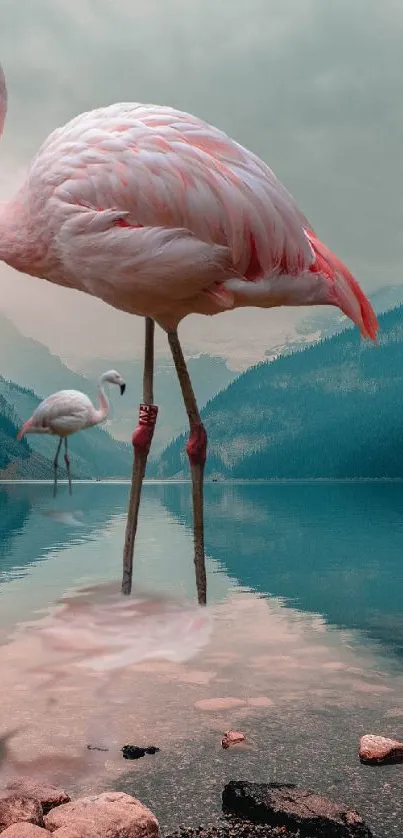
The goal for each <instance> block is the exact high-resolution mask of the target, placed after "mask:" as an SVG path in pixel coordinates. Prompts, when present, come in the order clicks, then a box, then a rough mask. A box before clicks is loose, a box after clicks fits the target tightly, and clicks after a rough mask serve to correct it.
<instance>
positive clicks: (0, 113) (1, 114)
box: [0, 64, 7, 137]
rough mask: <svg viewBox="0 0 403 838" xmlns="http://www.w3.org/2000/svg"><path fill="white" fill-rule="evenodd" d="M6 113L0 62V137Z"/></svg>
mask: <svg viewBox="0 0 403 838" xmlns="http://www.w3.org/2000/svg"><path fill="white" fill-rule="evenodd" d="M6 113H7V84H6V77H5V75H4V71H3V68H2V66H1V64H0V137H1V135H2V133H3V128H4V122H5V119H6Z"/></svg>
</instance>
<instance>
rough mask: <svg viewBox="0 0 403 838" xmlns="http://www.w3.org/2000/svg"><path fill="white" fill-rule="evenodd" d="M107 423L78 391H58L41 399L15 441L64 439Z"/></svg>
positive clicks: (89, 401) (86, 397) (83, 394)
mask: <svg viewBox="0 0 403 838" xmlns="http://www.w3.org/2000/svg"><path fill="white" fill-rule="evenodd" d="M105 419H106V415H105V416H102V417H101V418H99V411H98V410H97V409H96V408H95V407H94V405H93V404H92V402H91V400H90V399H89V398H88V396H86V395H85V393H80V391H79V390H59V391H58V392H57V393H53V394H52V395H51V396H48V397H47V398H46V399H44V400H43V401H42V402H41V403H40V404H39V405H38V407H37V408H36V410H35V411H34V413H33V414H32V416H31V418H30V419H28V421H27V422H26V423H25V425H24V426H23V428H22V429H21V431H20V432H19V435H18V438H19V439H20V438H21V437H22V436H23V435H24V434H28V433H30V434H53V435H54V436H60V437H63V438H64V437H66V436H71V434H75V433H77V431H83V430H84V429H85V428H91V427H92V426H93V425H98V423H99V422H102V421H104V420H105Z"/></svg>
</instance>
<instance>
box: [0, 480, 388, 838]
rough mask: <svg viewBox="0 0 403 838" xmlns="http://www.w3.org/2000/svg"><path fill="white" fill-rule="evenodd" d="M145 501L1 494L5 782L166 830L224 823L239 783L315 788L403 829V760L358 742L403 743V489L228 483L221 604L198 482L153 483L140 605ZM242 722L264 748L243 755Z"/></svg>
mask: <svg viewBox="0 0 403 838" xmlns="http://www.w3.org/2000/svg"><path fill="white" fill-rule="evenodd" d="M127 498H128V486H127V485H111V484H108V485H104V484H101V483H97V484H95V485H94V484H93V485H91V484H87V485H76V486H75V487H74V493H73V497H72V498H69V497H68V494H67V490H66V488H65V487H62V489H61V491H60V494H59V496H58V497H57V498H56V499H55V500H53V498H52V496H51V488H50V487H49V486H45V485H39V484H37V485H26V486H23V485H7V486H4V485H3V486H0V532H1V544H0V639H1V641H2V645H1V646H0V667H1V673H2V679H3V689H2V702H1V707H0V731H6V730H14V729H16V733H15V735H14V737H13V738H12V739H11V740H10V743H9V749H8V753H7V757H6V759H5V760H4V761H3V763H1V764H0V770H1V772H2V778H1V777H0V779H3V781H5V780H6V779H7V778H8V777H9V776H12V775H13V774H15V773H25V774H26V773H32V774H34V775H35V776H37V775H38V774H39V775H43V776H49V777H52V778H56V777H57V779H58V780H59V781H60V782H62V783H64V784H65V786H66V787H67V788H68V789H71V790H73V791H74V792H75V793H83V792H87V791H88V792H89V791H98V790H104V789H106V788H116V789H121V790H125V791H128V792H129V793H131V794H135V795H137V796H138V797H140V799H141V800H143V801H144V802H145V803H147V804H149V805H150V807H151V808H152V809H153V810H154V811H155V813H156V815H157V817H158V818H159V819H160V823H161V827H162V828H163V829H164V830H165V829H172V828H175V827H176V826H177V825H178V824H180V823H189V824H190V823H198V822H206V821H209V820H211V819H212V818H213V817H215V816H216V815H217V814H218V813H219V811H220V796H221V790H222V787H223V785H224V783H225V782H226V781H227V780H229V779H250V780H256V781H269V782H270V781H278V782H295V783H297V784H299V785H303V786H308V787H311V788H314V789H315V790H318V791H321V792H324V793H325V794H328V795H329V796H331V797H333V798H334V799H337V800H340V801H342V802H345V803H347V804H349V805H350V806H351V807H352V808H356V809H358V810H359V811H360V812H361V814H362V815H363V817H364V818H365V819H366V821H367V823H368V824H369V825H370V827H371V828H372V829H373V832H374V835H375V836H377V838H386V836H388V838H389V836H398V835H399V836H400V835H401V821H402V810H403V807H402V804H401V800H402V792H403V765H400V766H399V765H397V766H388V767H384V768H369V767H366V766H363V765H360V763H359V761H358V758H357V749H358V742H359V738H360V736H361V735H362V734H363V733H366V732H373V733H381V734H384V735H390V736H393V737H397V738H403V617H402V606H401V603H402V590H403V485H401V484H390V483H385V484H382V483H377V484H362V483H360V484H345V485H343V484H320V485H317V484H312V485H310V484H303V485H298V484H293V485H286V484H281V485H273V484H272V485H266V486H265V485H253V484H250V485H243V486H239V485H238V486H233V485H228V484H212V485H209V486H208V487H207V489H206V546H207V553H208V602H209V604H208V607H207V609H199V608H198V607H197V606H196V605H195V591H194V574H193V562H192V532H191V509H190V487H189V486H188V485H186V484H151V485H147V486H145V489H144V497H143V501H142V507H141V516H140V527H139V534H138V543H137V550H136V564H135V573H136V585H135V590H134V593H133V597H131V598H130V600H129V601H128V600H126V599H124V600H123V599H122V598H121V597H120V594H119V587H120V573H121V552H122V545H123V538H124V528H125V511H126V505H127ZM219 699H220V700H221V701H219ZM230 728H232V729H238V730H242V731H243V732H244V733H245V734H246V737H247V745H245V746H243V747H239V748H236V749H235V748H234V749H230V750H229V751H223V750H222V748H221V744H220V743H221V736H222V734H223V733H224V732H225V731H226V730H228V729H230ZM126 743H132V744H135V745H140V746H147V745H156V746H158V747H159V748H160V749H161V750H160V751H159V752H158V753H156V754H154V755H147V756H146V757H144V758H142V759H140V760H138V761H136V762H129V761H126V760H124V759H123V758H122V754H121V752H120V749H121V747H122V745H124V744H126ZM88 744H91V745H97V746H100V747H104V748H107V749H108V750H107V751H92V750H91V751H89V750H88V749H87V745H88Z"/></svg>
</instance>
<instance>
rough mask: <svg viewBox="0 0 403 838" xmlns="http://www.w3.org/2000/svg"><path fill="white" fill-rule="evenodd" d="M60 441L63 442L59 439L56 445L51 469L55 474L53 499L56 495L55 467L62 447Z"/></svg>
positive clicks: (55, 477)
mask: <svg viewBox="0 0 403 838" xmlns="http://www.w3.org/2000/svg"><path fill="white" fill-rule="evenodd" d="M62 441H63V440H62V438H61V437H60V439H59V442H58V444H57V448H56V454H55V459H54V460H53V468H54V473H55V476H54V482H53V497H54V498H55V497H56V493H57V467H58V465H59V454H60V449H61V447H62Z"/></svg>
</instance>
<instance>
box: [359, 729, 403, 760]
mask: <svg viewBox="0 0 403 838" xmlns="http://www.w3.org/2000/svg"><path fill="white" fill-rule="evenodd" d="M359 757H360V760H361V761H362V762H378V763H382V762H403V742H398V740H397V739H386V738H385V737H384V736H374V734H372V733H369V734H367V735H366V736H362V737H361V739H360V750H359Z"/></svg>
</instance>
